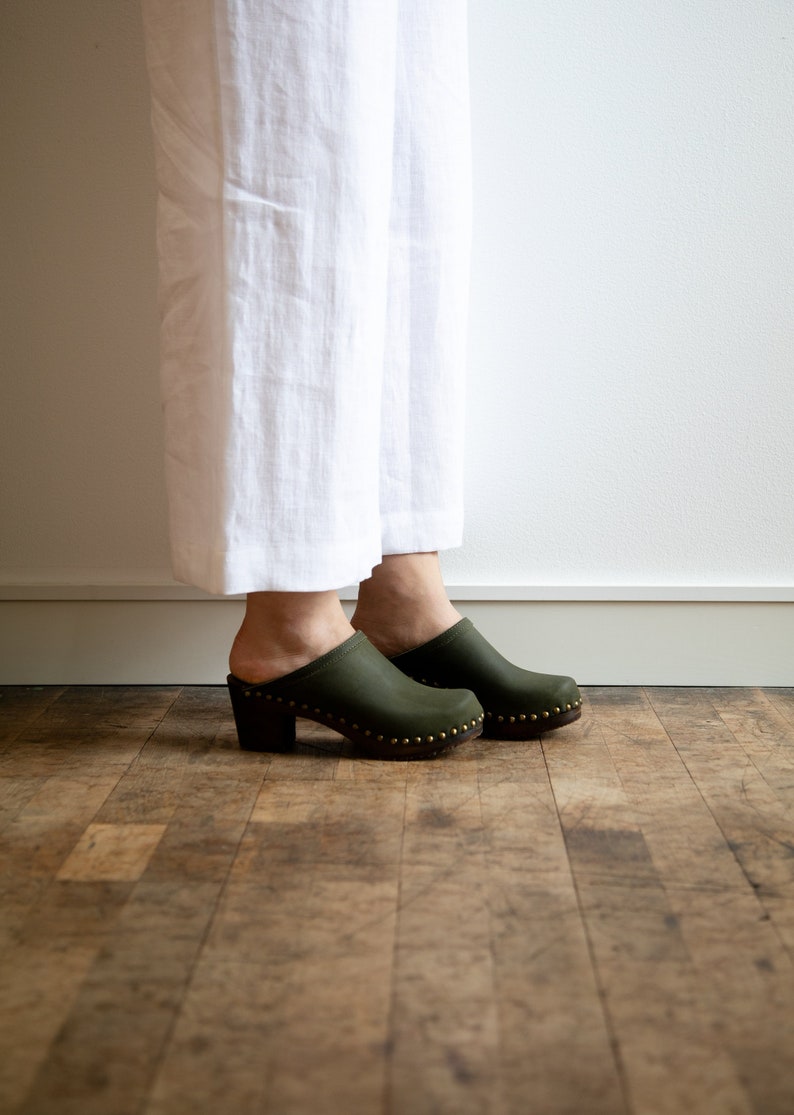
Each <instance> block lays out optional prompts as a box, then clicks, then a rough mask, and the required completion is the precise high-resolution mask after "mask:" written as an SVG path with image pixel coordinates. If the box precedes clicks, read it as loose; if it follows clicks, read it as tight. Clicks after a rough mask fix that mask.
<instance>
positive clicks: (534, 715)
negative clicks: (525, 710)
mask: <svg viewBox="0 0 794 1115" xmlns="http://www.w3.org/2000/svg"><path fill="white" fill-rule="evenodd" d="M537 718H538V714H537V713H536V712H531V713H530V714H529V719H530V720H537Z"/></svg>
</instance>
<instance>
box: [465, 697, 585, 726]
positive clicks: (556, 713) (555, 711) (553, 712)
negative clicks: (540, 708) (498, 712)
mask: <svg viewBox="0 0 794 1115" xmlns="http://www.w3.org/2000/svg"><path fill="white" fill-rule="evenodd" d="M580 704H581V701H574V702H573V704H572V705H571V704H568V705H566V706H565V708H564V709H562V708H560V707H558V706H555V707H554V708H553V709H552V710H551V712H542V713H540V715H538V714H537V713H536V712H531V713H529V715H528V716H527V714H526V713H525V712H522V713H519V715H518V716H497V717H496V720H497V721H498V722H499V723H500V724H503V723H504V722H505V720H506V721H507V722H508V724H515V723H516V721H519V722H522V721H524V720H548V718H549V717H550V716H559V715H560V713H561V712H570V711H571V710H572V709H575V708H579V705H580ZM485 715H486V716H487V718H488V719H489V720H492V719H494V714H493V713H492V712H486V714H485Z"/></svg>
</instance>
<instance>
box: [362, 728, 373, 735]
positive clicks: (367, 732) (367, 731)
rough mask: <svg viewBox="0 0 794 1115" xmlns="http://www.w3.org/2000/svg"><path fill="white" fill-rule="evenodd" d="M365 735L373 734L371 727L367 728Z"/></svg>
mask: <svg viewBox="0 0 794 1115" xmlns="http://www.w3.org/2000/svg"><path fill="white" fill-rule="evenodd" d="M364 735H365V736H371V735H372V732H371V731H370V730H369V728H367V730H366V731H365V732H364Z"/></svg>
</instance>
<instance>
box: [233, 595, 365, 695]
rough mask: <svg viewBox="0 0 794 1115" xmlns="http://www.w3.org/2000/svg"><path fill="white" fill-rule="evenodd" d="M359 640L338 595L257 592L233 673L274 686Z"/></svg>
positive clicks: (250, 598)
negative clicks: (352, 636)
mask: <svg viewBox="0 0 794 1115" xmlns="http://www.w3.org/2000/svg"><path fill="white" fill-rule="evenodd" d="M354 634H355V631H354V629H353V627H352V626H351V625H350V623H349V622H348V620H347V617H346V616H345V613H344V612H343V610H342V605H341V604H340V602H339V597H338V596H337V595H336V593H335V592H252V593H249V594H248V598H247V601H246V608H245V618H244V619H243V622H242V626H241V627H240V630H239V631H238V632H237V636H236V638H235V640H234V643H233V645H232V649H231V653H230V654H229V669H230V671H231V673H232V674H233V675H234V676H235V677H236V678H239V679H240V681H245V682H249V683H253V684H256V683H260V682H266V681H274V680H275V679H276V678H280V677H284V676H285V675H286V674H291V673H293V671H295V670H299V669H300V668H301V666H307V665H308V664H309V663H310V662H314V661H315V660H316V659H317V658H321V657H322V655H324V654H327V653H328V651H331V650H334V649H335V648H336V647H338V646H340V645H341V644H342V643H344V642H345V640H347V639H349V638H350V637H351V635H354Z"/></svg>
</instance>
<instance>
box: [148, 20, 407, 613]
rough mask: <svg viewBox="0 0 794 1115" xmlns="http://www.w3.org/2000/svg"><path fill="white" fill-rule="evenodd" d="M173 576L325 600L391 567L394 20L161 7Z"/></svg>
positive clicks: (214, 586)
mask: <svg viewBox="0 0 794 1115" xmlns="http://www.w3.org/2000/svg"><path fill="white" fill-rule="evenodd" d="M144 16H145V27H146V33H147V34H146V38H147V59H148V63H149V73H150V79H151V88H152V120H153V125H154V132H155V139H156V144H155V146H156V153H157V173H158V183H159V187H160V189H159V197H158V245H159V255H160V265H161V267H160V299H161V314H162V330H161V345H162V383H163V402H164V416H165V432H166V476H167V483H168V492H169V507H170V516H171V539H172V553H173V559H174V569H175V573H176V576H177V578H178V579H180V580H184V581H187V582H188V583H190V584H195V585H198V586H200V587H202V588H205V589H207V590H208V591H211V592H219V593H239V592H251V591H287V592H289V591H298V592H303V591H310V592H316V591H324V590H326V589H329V588H335V587H339V586H342V585H346V584H352V583H355V582H356V581H358V580H360V579H361V578H362V577H366V576H368V575H369V572H370V570H371V569H372V567H373V565H375V564H376V563H377V562H378V561H379V560H380V558H381V553H382V550H381V529H380V496H379V486H378V475H379V464H378V453H379V439H380V421H381V380H382V370H383V350H384V330H385V307H386V281H387V265H388V230H389V205H390V197H391V163H392V130H393V116H394V77H393V74H394V68H395V60H396V34H397V0H379V2H378V3H377V4H373V3H371V2H370V0H345V2H344V3H337V2H330V0H295V3H290V4H282V3H276V2H274V0H144Z"/></svg>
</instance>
